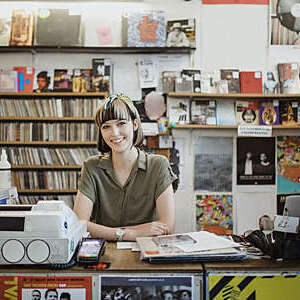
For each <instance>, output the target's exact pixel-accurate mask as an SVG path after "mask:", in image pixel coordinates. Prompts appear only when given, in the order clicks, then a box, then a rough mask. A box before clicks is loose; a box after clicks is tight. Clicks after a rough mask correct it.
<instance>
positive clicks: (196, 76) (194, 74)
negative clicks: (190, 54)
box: [181, 69, 201, 93]
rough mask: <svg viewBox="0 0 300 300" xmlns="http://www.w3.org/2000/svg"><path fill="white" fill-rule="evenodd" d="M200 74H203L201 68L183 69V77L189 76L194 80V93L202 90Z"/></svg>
mask: <svg viewBox="0 0 300 300" xmlns="http://www.w3.org/2000/svg"><path fill="white" fill-rule="evenodd" d="M200 76H201V70H196V69H183V70H182V71H181V77H182V78H189V79H191V80H192V83H193V92H194V93H200V92H201V86H200Z"/></svg>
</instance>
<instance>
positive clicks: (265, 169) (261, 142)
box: [236, 137, 275, 185]
mask: <svg viewBox="0 0 300 300" xmlns="http://www.w3.org/2000/svg"><path fill="white" fill-rule="evenodd" d="M236 170H237V184H238V185H252V184H254V185H256V184H257V185H266V184H275V138H273V137H267V138H262V137H259V138H252V137H251V138H237V167H236Z"/></svg>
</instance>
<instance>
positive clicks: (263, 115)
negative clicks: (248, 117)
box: [259, 100, 280, 125]
mask: <svg viewBox="0 0 300 300" xmlns="http://www.w3.org/2000/svg"><path fill="white" fill-rule="evenodd" d="M279 124H280V121H279V101H278V100H268V101H259V125H279Z"/></svg>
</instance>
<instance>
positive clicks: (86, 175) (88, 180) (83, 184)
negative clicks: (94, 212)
mask: <svg viewBox="0 0 300 300" xmlns="http://www.w3.org/2000/svg"><path fill="white" fill-rule="evenodd" d="M78 189H79V191H80V192H81V193H82V194H84V195H85V196H87V197H88V198H89V199H90V200H92V201H93V202H94V203H95V201H96V186H95V183H94V181H93V179H92V176H91V174H90V172H89V168H88V164H87V163H86V162H84V163H83V167H82V169H81V173H80V178H79V181H78Z"/></svg>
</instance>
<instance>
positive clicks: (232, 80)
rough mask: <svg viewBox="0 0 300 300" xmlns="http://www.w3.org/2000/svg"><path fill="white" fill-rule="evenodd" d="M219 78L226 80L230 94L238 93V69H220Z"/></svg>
mask: <svg viewBox="0 0 300 300" xmlns="http://www.w3.org/2000/svg"><path fill="white" fill-rule="evenodd" d="M220 75H221V80H227V83H228V92H229V93H230V94H236V93H240V77H239V70H238V69H221V70H220Z"/></svg>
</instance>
